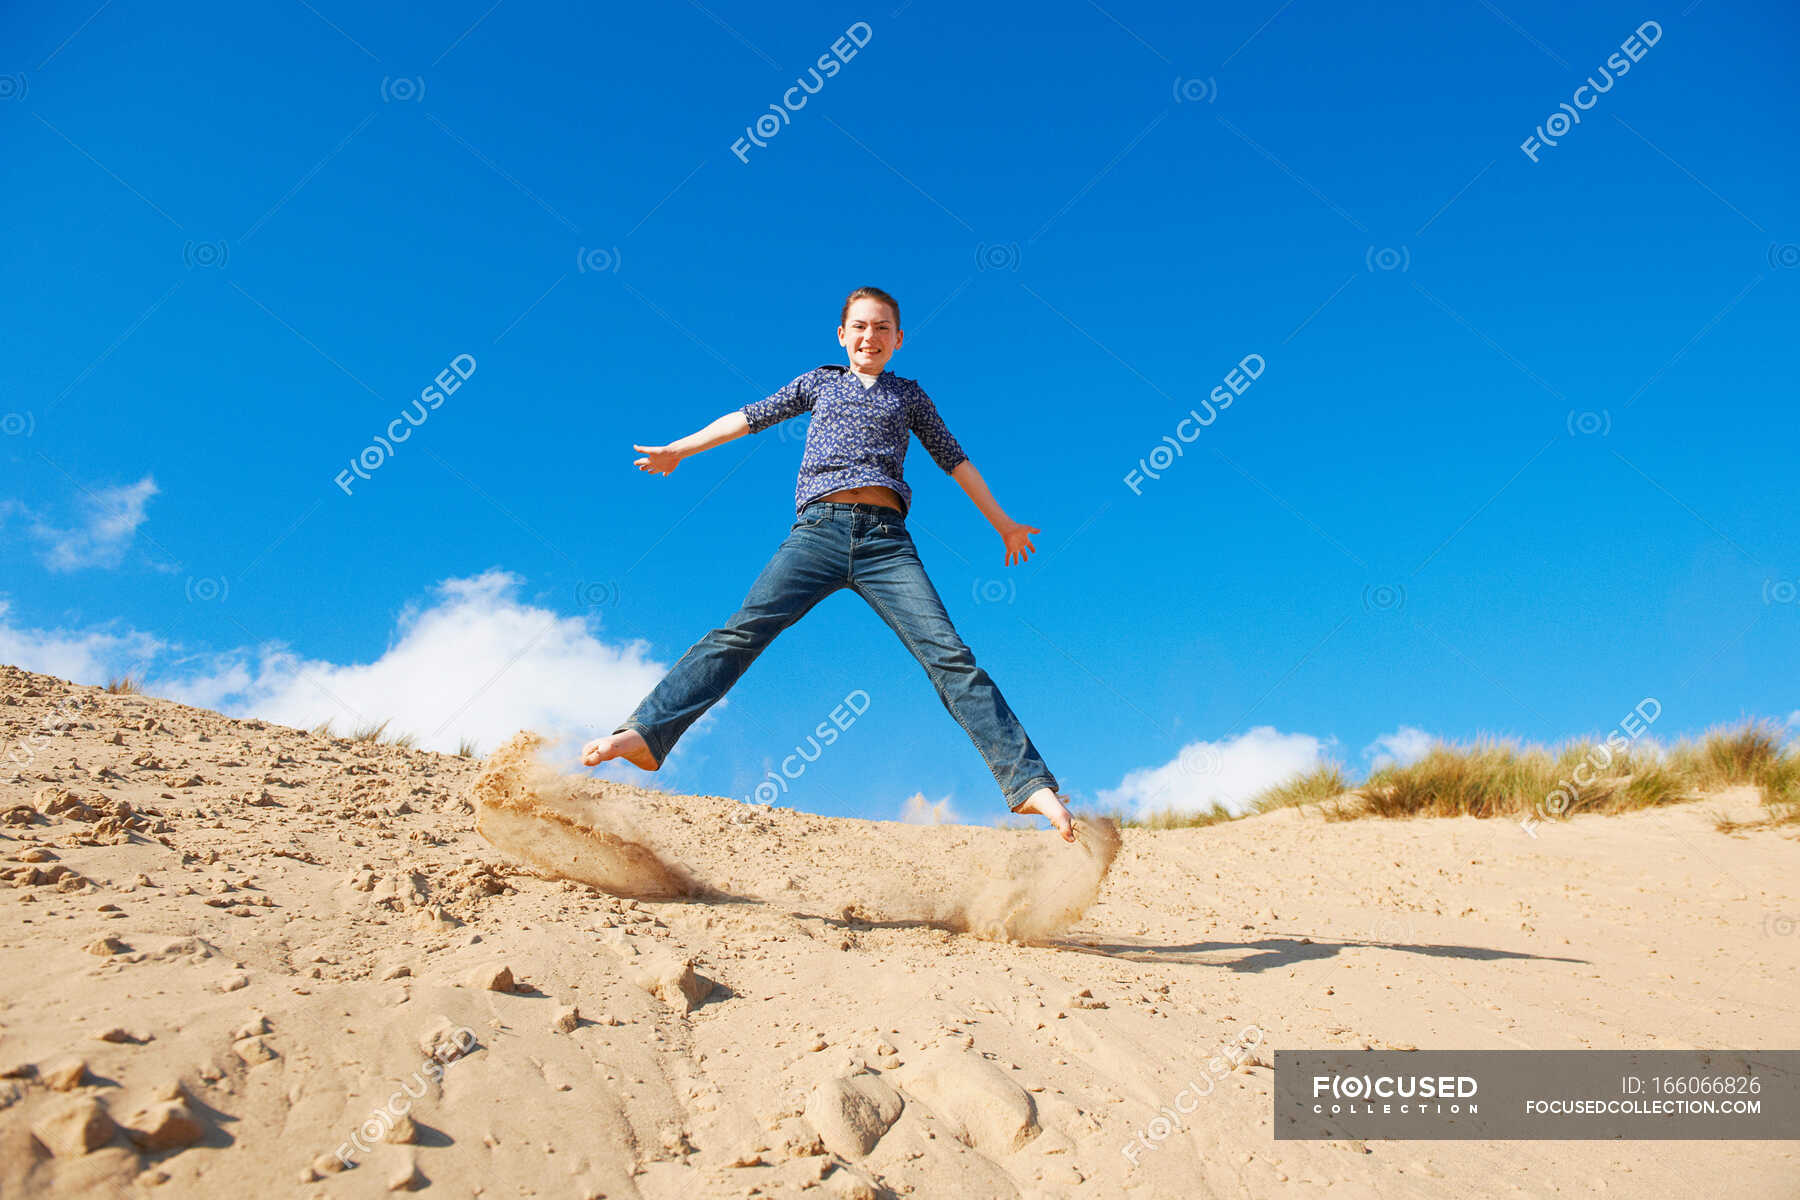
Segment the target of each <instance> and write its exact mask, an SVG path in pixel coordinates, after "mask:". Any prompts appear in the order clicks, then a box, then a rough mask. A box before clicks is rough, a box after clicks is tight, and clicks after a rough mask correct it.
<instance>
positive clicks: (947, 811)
mask: <svg viewBox="0 0 1800 1200" xmlns="http://www.w3.org/2000/svg"><path fill="white" fill-rule="evenodd" d="M900 819H901V820H902V821H904V822H906V823H907V824H908V825H962V824H965V822H964V821H963V819H962V816H961V815H960V814H959V813H958V812H957V811H956V809H955V808H953V807H952V806H951V804H950V797H948V796H945V797H944V798H943V799H942V800H939V801H937V802H936V803H928V802H927V801H926V799H925V793H924V792H914V793H913V794H912V796H910V797H909V798H908V799H907V801H906V803H905V804H903V805H901V807H900Z"/></svg>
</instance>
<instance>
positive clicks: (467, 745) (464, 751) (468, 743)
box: [456, 738, 481, 758]
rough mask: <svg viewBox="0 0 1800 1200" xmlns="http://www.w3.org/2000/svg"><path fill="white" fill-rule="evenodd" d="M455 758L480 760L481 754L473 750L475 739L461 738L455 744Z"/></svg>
mask: <svg viewBox="0 0 1800 1200" xmlns="http://www.w3.org/2000/svg"><path fill="white" fill-rule="evenodd" d="M456 757H458V758H480V757H481V754H480V752H479V751H478V750H476V748H475V739H474V738H463V739H461V740H460V741H458V742H457V743H456Z"/></svg>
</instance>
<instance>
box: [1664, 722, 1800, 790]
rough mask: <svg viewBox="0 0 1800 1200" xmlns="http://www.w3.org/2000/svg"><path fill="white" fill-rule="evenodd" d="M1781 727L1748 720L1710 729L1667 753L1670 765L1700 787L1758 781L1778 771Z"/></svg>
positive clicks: (1728, 785)
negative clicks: (1693, 740)
mask: <svg viewBox="0 0 1800 1200" xmlns="http://www.w3.org/2000/svg"><path fill="white" fill-rule="evenodd" d="M1784 757H1791V755H1785V756H1784V755H1783V754H1782V752H1781V727H1780V726H1779V725H1776V724H1775V723H1774V722H1773V721H1768V720H1762V721H1757V720H1751V721H1745V722H1744V723H1743V724H1741V725H1737V726H1728V725H1721V726H1718V727H1717V728H1714V729H1709V730H1708V731H1707V732H1706V734H1705V736H1704V737H1702V738H1701V739H1700V740H1699V741H1698V742H1692V741H1687V740H1684V741H1682V742H1681V743H1680V744H1679V745H1677V746H1676V747H1675V749H1674V750H1672V751H1670V752H1669V759H1670V763H1671V765H1673V766H1674V767H1675V768H1676V769H1677V770H1679V771H1680V772H1681V773H1682V774H1683V775H1685V776H1687V777H1688V778H1689V779H1691V780H1693V782H1694V783H1695V784H1697V785H1698V786H1700V787H1706V788H1711V787H1731V786H1733V785H1736V784H1743V783H1753V784H1761V783H1762V782H1763V779H1764V777H1765V775H1767V774H1768V773H1769V772H1771V771H1778V770H1779V769H1780V767H1779V764H1780V763H1781V761H1782V759H1783V758H1784Z"/></svg>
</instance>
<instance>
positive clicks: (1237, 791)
mask: <svg viewBox="0 0 1800 1200" xmlns="http://www.w3.org/2000/svg"><path fill="white" fill-rule="evenodd" d="M1327 745H1328V743H1327V742H1323V741H1321V740H1320V739H1318V738H1316V737H1313V736H1312V735H1311V734H1305V733H1278V732H1276V730H1275V729H1273V728H1271V727H1270V726H1268V725H1259V726H1257V727H1256V728H1255V729H1252V730H1250V731H1249V732H1248V733H1244V734H1240V735H1239V736H1237V737H1235V738H1230V739H1228V740H1226V741H1222V742H1192V743H1190V744H1188V745H1186V746H1183V747H1182V748H1181V753H1180V755H1178V756H1177V757H1176V758H1174V759H1172V760H1171V761H1169V762H1166V763H1164V764H1163V765H1162V766H1160V767H1140V768H1139V769H1137V770H1135V771H1131V772H1129V773H1128V774H1127V775H1126V776H1125V778H1124V779H1123V780H1121V781H1120V783H1119V786H1118V787H1116V788H1102V789H1101V791H1100V797H1099V799H1100V806H1101V807H1102V808H1106V809H1112V808H1122V809H1127V810H1133V811H1134V815H1136V816H1139V817H1145V816H1148V815H1150V814H1151V813H1153V812H1159V811H1162V810H1165V809H1172V810H1174V811H1176V812H1182V813H1188V812H1202V811H1205V810H1208V809H1210V808H1211V807H1212V806H1213V805H1214V804H1215V803H1217V804H1220V805H1223V806H1224V807H1225V808H1226V809H1227V810H1229V811H1231V812H1234V813H1239V812H1243V811H1244V810H1245V809H1246V808H1248V807H1249V802H1250V799H1251V797H1253V796H1255V795H1256V794H1257V793H1258V792H1260V791H1262V790H1263V789H1265V788H1269V787H1273V786H1275V785H1276V784H1278V783H1285V782H1286V781H1287V780H1289V779H1291V778H1293V777H1294V776H1296V775H1300V774H1303V773H1305V772H1307V771H1310V770H1313V769H1314V768H1315V767H1318V766H1321V765H1323V764H1324V762H1325V748H1326V746H1327Z"/></svg>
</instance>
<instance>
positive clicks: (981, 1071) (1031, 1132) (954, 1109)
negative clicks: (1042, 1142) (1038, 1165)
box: [901, 1050, 1039, 1154]
mask: <svg viewBox="0 0 1800 1200" xmlns="http://www.w3.org/2000/svg"><path fill="white" fill-rule="evenodd" d="M901 1086H902V1087H903V1088H905V1089H906V1091H907V1092H909V1093H911V1094H912V1095H913V1096H915V1097H917V1098H918V1099H919V1100H922V1101H923V1102H924V1103H925V1105H926V1107H928V1108H930V1109H931V1110H932V1111H934V1112H936V1113H937V1114H938V1116H940V1117H942V1118H943V1119H944V1120H946V1121H948V1122H949V1123H950V1124H952V1125H954V1126H957V1127H958V1128H959V1129H960V1130H961V1131H962V1132H963V1134H964V1135H966V1136H967V1138H968V1140H969V1144H970V1145H972V1146H973V1147H975V1149H977V1150H980V1151H981V1152H982V1153H984V1154H1011V1153H1012V1152H1013V1151H1015V1150H1017V1149H1018V1148H1019V1147H1021V1146H1023V1145H1024V1144H1025V1143H1026V1142H1028V1141H1030V1140H1031V1139H1032V1138H1034V1137H1036V1136H1037V1134H1038V1132H1039V1128H1038V1123H1037V1106H1036V1105H1035V1104H1034V1103H1033V1102H1032V1099H1031V1093H1030V1092H1027V1091H1026V1090H1025V1089H1024V1088H1022V1087H1020V1086H1019V1085H1018V1084H1016V1083H1014V1082H1013V1081H1012V1080H1011V1079H1009V1078H1007V1076H1006V1074H1005V1072H1003V1071H1001V1070H1000V1068H999V1067H996V1066H995V1065H994V1064H992V1063H990V1062H988V1061H987V1060H986V1059H984V1058H979V1057H977V1056H975V1055H972V1054H967V1053H964V1052H961V1051H955V1050H951V1051H939V1052H938V1053H936V1054H934V1055H933V1056H931V1057H930V1058H929V1059H928V1060H927V1061H925V1062H924V1063H922V1064H920V1065H919V1066H918V1067H917V1068H915V1069H914V1070H912V1071H911V1072H910V1073H909V1074H908V1075H907V1076H906V1077H905V1078H904V1079H903V1080H902V1081H901Z"/></svg>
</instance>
